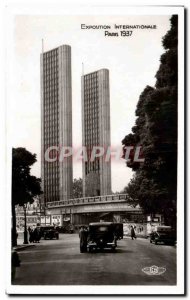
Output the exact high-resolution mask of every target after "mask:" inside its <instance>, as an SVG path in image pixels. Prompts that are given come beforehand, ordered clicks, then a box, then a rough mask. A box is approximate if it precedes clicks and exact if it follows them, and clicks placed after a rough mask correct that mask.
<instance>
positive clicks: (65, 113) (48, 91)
mask: <svg viewBox="0 0 190 300" xmlns="http://www.w3.org/2000/svg"><path fill="white" fill-rule="evenodd" d="M40 59H41V176H42V189H43V192H44V194H43V202H44V204H46V203H47V202H54V201H60V200H68V199H70V198H71V197H72V182H73V166H72V157H68V158H65V159H64V161H62V162H60V161H59V154H60V150H61V147H72V83H71V47H70V46H68V45H63V46H60V47H58V48H55V49H53V50H51V51H47V52H44V53H42V54H41V58H40ZM49 147H56V149H59V150H56V149H53V150H52V151H51V152H49V156H50V157H52V158H54V157H55V156H57V159H56V160H55V161H53V162H49V161H47V159H46V158H45V153H46V154H47V151H48V149H50V148H49Z"/></svg>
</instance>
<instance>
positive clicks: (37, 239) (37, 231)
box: [34, 227, 41, 243]
mask: <svg viewBox="0 0 190 300" xmlns="http://www.w3.org/2000/svg"><path fill="white" fill-rule="evenodd" d="M40 239H41V233H40V228H39V227H36V228H35V229H34V242H36V243H39V242H40Z"/></svg>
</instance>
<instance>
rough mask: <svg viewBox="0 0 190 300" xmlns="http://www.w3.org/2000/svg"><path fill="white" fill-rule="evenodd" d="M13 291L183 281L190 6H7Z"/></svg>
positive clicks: (147, 287)
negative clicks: (189, 14)
mask: <svg viewBox="0 0 190 300" xmlns="http://www.w3.org/2000/svg"><path fill="white" fill-rule="evenodd" d="M6 43H7V44H6V50H7V54H6V57H7V60H6V69H7V75H6V76H7V85H6V94H7V101H6V105H7V120H6V122H7V123H6V124H7V125H6V126H7V128H6V129H7V133H6V134H7V153H8V167H9V173H8V176H7V177H8V183H7V184H8V188H7V190H8V191H9V192H8V193H7V196H6V198H7V199H6V203H7V236H8V241H7V261H8V267H9V268H8V272H7V293H8V294H62V295H69V294H70V295H73V294H75V295H85V294H89V295H96V294H99V295H106V294H107V295H109V294H115V295H148V294H153V295H160V294H163V295H172V294H174V295H182V294H184V282H185V278H184V231H185V227H184V203H185V200H184V7H182V6H179V7H178V6H173V7H172V6H165V7H164V6H157V7H156V6H155V7H154V6H152V7H149V6H147V7H140V6H139V7H103V6H102V7H93V8H90V7H80V8H79V7H76V8H73V9H69V8H64V6H61V5H60V6H56V5H54V6H53V5H46V6H45V5H44V6H43V7H42V6H39V7H37V5H33V6H30V7H27V6H24V7H23V6H20V7H19V6H17V7H14V6H12V7H8V8H7V32H6Z"/></svg>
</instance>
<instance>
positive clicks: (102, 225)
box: [79, 222, 123, 253]
mask: <svg viewBox="0 0 190 300" xmlns="http://www.w3.org/2000/svg"><path fill="white" fill-rule="evenodd" d="M79 237H80V252H81V253H83V252H87V251H89V252H91V251H92V250H93V249H100V250H102V249H104V248H111V249H112V250H115V249H116V247H117V240H118V239H122V238H123V224H120V223H111V222H99V223H90V224H89V226H88V227H86V228H85V227H83V228H81V230H80V233H79Z"/></svg>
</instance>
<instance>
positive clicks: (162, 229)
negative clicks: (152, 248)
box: [150, 226, 176, 245]
mask: <svg viewBox="0 0 190 300" xmlns="http://www.w3.org/2000/svg"><path fill="white" fill-rule="evenodd" d="M175 242H176V235H175V232H174V230H172V228H171V226H158V227H157V228H156V230H155V231H153V232H152V233H151V234H150V243H155V245H157V244H160V243H162V244H163V243H164V244H170V245H175Z"/></svg>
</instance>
